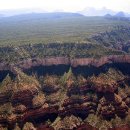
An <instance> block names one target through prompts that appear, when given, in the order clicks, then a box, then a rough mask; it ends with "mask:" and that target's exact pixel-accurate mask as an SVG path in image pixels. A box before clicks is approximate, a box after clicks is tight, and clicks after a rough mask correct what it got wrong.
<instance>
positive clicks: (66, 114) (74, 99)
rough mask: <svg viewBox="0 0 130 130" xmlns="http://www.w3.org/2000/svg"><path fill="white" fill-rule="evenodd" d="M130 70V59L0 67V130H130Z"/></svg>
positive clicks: (57, 60) (36, 61) (27, 62)
mask: <svg viewBox="0 0 130 130" xmlns="http://www.w3.org/2000/svg"><path fill="white" fill-rule="evenodd" d="M129 66H130V56H129V55H111V56H106V57H101V58H99V59H95V58H79V59H70V58H67V57H55V58H54V57H51V58H42V59H40V58H35V59H28V60H23V61H21V62H17V63H15V64H9V63H6V62H3V63H0V75H1V78H0V80H1V87H0V128H1V129H5V130H6V129H7V130H19V129H23V130H43V129H44V130H61V129H63V130H85V129H86V130H102V129H106V130H129V129H130V126H129V121H130V116H129V107H130V89H129V87H130V77H129V76H130V70H129ZM115 122H116V123H115Z"/></svg>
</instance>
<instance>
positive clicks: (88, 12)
mask: <svg viewBox="0 0 130 130" xmlns="http://www.w3.org/2000/svg"><path fill="white" fill-rule="evenodd" d="M78 13H80V14H83V15H85V16H105V15H109V16H116V17H130V14H129V13H125V12H123V11H120V12H116V11H113V10H110V9H107V8H105V7H104V8H101V9H95V8H85V9H84V10H82V11H79V12H78Z"/></svg>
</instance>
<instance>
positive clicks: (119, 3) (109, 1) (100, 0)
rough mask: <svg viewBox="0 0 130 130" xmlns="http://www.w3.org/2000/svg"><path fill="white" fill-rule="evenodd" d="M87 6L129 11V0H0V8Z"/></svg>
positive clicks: (69, 9)
mask: <svg viewBox="0 0 130 130" xmlns="http://www.w3.org/2000/svg"><path fill="white" fill-rule="evenodd" d="M88 7H93V8H96V9H100V8H103V7H105V8H107V9H111V10H113V11H124V12H130V0H0V10H10V9H12V10H14V9H33V8H37V9H42V10H45V11H58V10H61V11H67V12H76V11H81V10H83V9H85V8H88Z"/></svg>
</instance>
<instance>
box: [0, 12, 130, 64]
mask: <svg viewBox="0 0 130 130" xmlns="http://www.w3.org/2000/svg"><path fill="white" fill-rule="evenodd" d="M0 30H1V31H0V61H6V62H16V61H20V60H23V59H28V58H44V57H61V56H62V57H68V58H71V59H72V58H88V57H89V58H90V57H93V58H99V57H102V56H108V55H122V54H125V53H129V49H127V48H126V47H127V46H129V42H128V41H129V36H130V32H129V30H130V24H129V21H128V20H120V19H119V20H115V19H108V18H106V17H85V16H83V15H80V14H75V13H49V14H48V13H45V14H26V15H18V16H12V17H6V18H2V19H1V21H0ZM122 44H123V45H122Z"/></svg>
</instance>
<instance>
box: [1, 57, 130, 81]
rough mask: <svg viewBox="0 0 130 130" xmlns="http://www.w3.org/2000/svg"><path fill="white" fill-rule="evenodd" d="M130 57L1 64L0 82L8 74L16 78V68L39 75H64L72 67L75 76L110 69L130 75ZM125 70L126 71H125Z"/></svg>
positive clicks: (48, 59)
mask: <svg viewBox="0 0 130 130" xmlns="http://www.w3.org/2000/svg"><path fill="white" fill-rule="evenodd" d="M129 64H130V55H113V56H106V57H101V58H99V59H95V58H79V59H69V58H67V57H55V58H41V59H40V58H35V59H28V60H23V61H20V62H17V63H15V64H12V63H11V64H9V63H6V62H4V63H0V81H2V80H3V79H4V78H5V76H6V75H7V73H9V74H10V76H11V77H14V76H15V75H16V74H17V72H16V71H15V69H14V68H15V67H18V68H21V69H22V70H23V71H24V72H26V73H28V74H32V73H37V74H38V75H44V74H46V73H48V74H56V75H62V74H64V73H65V72H67V71H68V70H69V68H70V67H72V69H73V72H74V73H75V74H83V75H85V76H86V75H87V76H91V75H93V74H96V75H98V74H99V73H101V72H106V71H107V70H108V68H110V67H113V68H117V69H119V70H121V71H122V72H123V73H126V74H130V69H129ZM124 68H125V69H124Z"/></svg>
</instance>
